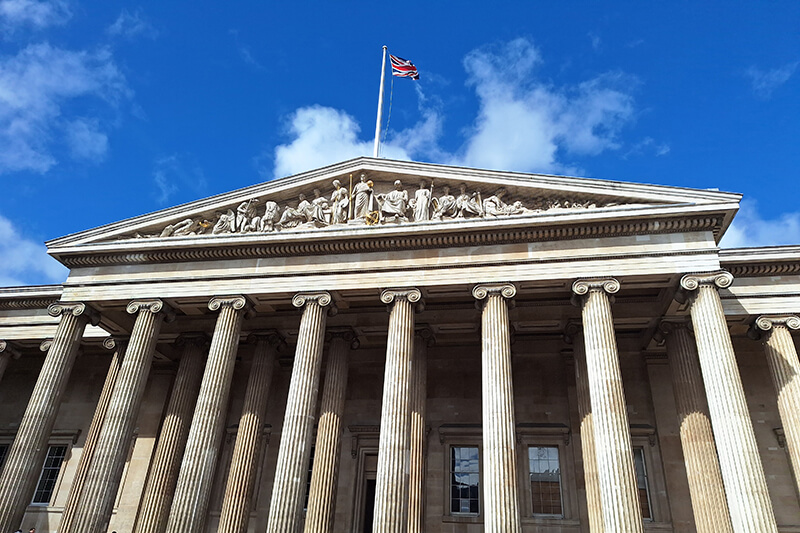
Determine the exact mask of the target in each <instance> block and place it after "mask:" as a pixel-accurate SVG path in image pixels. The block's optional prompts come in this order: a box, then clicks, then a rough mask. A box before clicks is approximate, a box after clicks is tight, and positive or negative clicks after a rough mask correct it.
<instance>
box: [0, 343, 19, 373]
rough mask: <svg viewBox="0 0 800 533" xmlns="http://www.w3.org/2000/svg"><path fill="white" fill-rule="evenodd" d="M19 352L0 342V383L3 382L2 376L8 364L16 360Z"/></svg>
mask: <svg viewBox="0 0 800 533" xmlns="http://www.w3.org/2000/svg"><path fill="white" fill-rule="evenodd" d="M19 355H20V354H19V352H18V351H17V350H16V349H14V348H12V347H11V346H10V345H9V344H8V342H6V341H0V381H3V374H5V373H6V368H8V363H9V362H10V361H11V359H18V358H19Z"/></svg>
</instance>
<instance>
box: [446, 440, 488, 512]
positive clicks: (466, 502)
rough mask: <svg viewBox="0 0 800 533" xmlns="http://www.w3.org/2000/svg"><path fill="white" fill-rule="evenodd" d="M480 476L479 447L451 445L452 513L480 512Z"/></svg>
mask: <svg viewBox="0 0 800 533" xmlns="http://www.w3.org/2000/svg"><path fill="white" fill-rule="evenodd" d="M480 477H481V476H480V458H479V456H478V447H477V446H451V447H450V514H454V515H459V514H473V515H477V514H479V512H480V506H479V501H480Z"/></svg>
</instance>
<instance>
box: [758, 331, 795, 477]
mask: <svg viewBox="0 0 800 533" xmlns="http://www.w3.org/2000/svg"><path fill="white" fill-rule="evenodd" d="M755 326H756V328H758V329H760V330H761V331H764V332H765V333H764V335H765V336H766V339H765V340H764V352H765V353H766V355H767V362H768V363H769V370H770V374H772V383H773V385H775V392H776V393H777V394H778V411H779V412H780V415H781V422H783V432H784V435H785V436H786V449H787V450H789V459H790V461H791V464H792V470H793V471H794V480H795V483H796V484H797V489H798V491H800V361H798V359H797V349H796V348H795V345H794V341H793V340H792V334H791V333H790V332H789V330H790V329H795V330H796V329H800V318H798V317H796V316H775V317H773V316H760V317H758V319H757V320H756V322H755Z"/></svg>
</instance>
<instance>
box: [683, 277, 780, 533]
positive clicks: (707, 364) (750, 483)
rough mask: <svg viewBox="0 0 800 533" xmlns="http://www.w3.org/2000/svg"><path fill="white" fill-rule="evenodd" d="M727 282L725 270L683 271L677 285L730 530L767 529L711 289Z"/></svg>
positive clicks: (751, 439) (735, 373) (735, 377)
mask: <svg viewBox="0 0 800 533" xmlns="http://www.w3.org/2000/svg"><path fill="white" fill-rule="evenodd" d="M732 282H733V276H731V275H730V274H729V273H728V272H719V273H713V274H707V275H697V276H695V275H686V276H684V277H683V278H682V279H681V286H682V287H683V289H685V290H687V291H690V293H691V296H690V298H691V300H690V301H691V315H692V325H693V327H694V333H695V340H696V342H697V353H698V356H699V359H700V368H701V370H702V374H703V381H704V383H705V387H706V397H707V399H708V408H709V412H710V413H711V426H712V428H713V429H714V437H715V441H716V443H717V451H718V452H719V465H720V468H721V470H722V479H723V481H724V483H725V495H726V497H727V499H728V509H729V511H730V514H731V524H732V526H733V530H734V531H736V532H737V533H744V532H752V533H755V532H758V533H769V532H775V531H777V530H778V529H777V526H776V525H775V516H774V514H773V511H772V502H771V501H770V498H769V493H768V491H767V482H766V479H765V477H764V469H763V467H762V466H761V459H760V457H759V455H758V446H757V444H756V438H755V433H754V431H753V423H752V422H751V420H750V411H749V410H748V408H747V401H746V399H745V396H744V389H743V387H742V380H741V377H740V376H739V369H738V367H737V366H736V354H735V353H734V351H733V344H732V342H731V337H730V333H729V332H728V325H727V323H726V322H725V313H724V311H723V310H722V302H721V300H720V297H719V294H718V292H717V287H720V288H722V287H728V286H730V284H731V283H732Z"/></svg>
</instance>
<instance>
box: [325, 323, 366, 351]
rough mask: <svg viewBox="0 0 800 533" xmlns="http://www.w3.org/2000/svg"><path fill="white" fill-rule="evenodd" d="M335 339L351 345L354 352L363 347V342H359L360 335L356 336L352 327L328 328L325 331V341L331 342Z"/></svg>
mask: <svg viewBox="0 0 800 533" xmlns="http://www.w3.org/2000/svg"><path fill="white" fill-rule="evenodd" d="M333 339H343V340H344V341H345V342H347V343H348V344H349V345H350V348H351V349H352V350H355V349H357V348H358V347H359V346H361V342H360V341H359V340H358V335H356V332H355V331H353V328H351V327H342V328H328V329H327V330H326V331H325V340H326V341H328V342H330V341H332V340H333Z"/></svg>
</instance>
